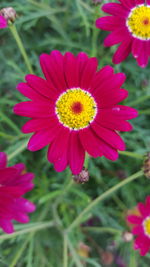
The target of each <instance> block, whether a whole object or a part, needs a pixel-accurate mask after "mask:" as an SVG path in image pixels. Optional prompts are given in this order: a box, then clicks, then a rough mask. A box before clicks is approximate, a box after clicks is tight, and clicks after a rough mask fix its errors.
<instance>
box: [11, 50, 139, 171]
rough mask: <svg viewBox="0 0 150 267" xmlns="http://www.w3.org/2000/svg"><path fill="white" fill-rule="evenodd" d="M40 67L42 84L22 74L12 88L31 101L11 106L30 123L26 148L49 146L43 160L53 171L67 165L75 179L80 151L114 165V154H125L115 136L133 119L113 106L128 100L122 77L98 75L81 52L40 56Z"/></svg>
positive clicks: (91, 60)
mask: <svg viewBox="0 0 150 267" xmlns="http://www.w3.org/2000/svg"><path fill="white" fill-rule="evenodd" d="M40 64H41V67H42V70H43V73H44V75H45V79H43V78H40V77H38V76H36V75H30V74H29V75H27V76H26V77H25V79H26V83H20V84H19V85H18V86H17V89H18V90H19V91H20V92H21V93H22V94H23V95H25V96H26V97H27V98H29V99H30V100H31V101H26V102H22V103H19V104H16V105H15V107H14V112H15V113H16V114H17V115H20V116H25V117H29V118H31V120H29V121H28V122H27V123H26V124H25V125H24V126H23V128H22V131H23V132H24V133H32V132H33V133H34V134H33V135H32V137H31V138H30V141H29V143H28V149H29V150H31V151H37V150H39V149H42V148H43V147H45V146H47V145H49V149H48V160H49V161H50V162H52V163H53V164H54V167H55V170H56V171H58V172H60V171H63V170H64V169H65V168H66V167H67V166H70V169H71V171H72V173H73V174H75V175H76V174H79V173H80V172H81V170H82V168H83V164H84V159H85V152H87V153H88V154H89V155H90V156H92V157H101V156H105V157H106V158H108V159H110V160H117V158H118V150H125V144H124V142H123V140H122V139H121V137H120V135H119V133H118V131H130V130H132V126H131V124H130V123H129V122H128V121H127V120H130V119H133V118H135V117H137V115H138V113H137V111H136V110H135V109H133V108H131V107H128V106H124V105H119V104H118V103H119V102H121V101H123V100H124V99H125V98H127V96H128V91H127V90H125V89H123V88H121V87H122V85H123V83H124V81H125V75H124V73H117V74H115V73H114V70H113V68H112V67H111V66H105V67H103V68H102V69H101V70H97V67H98V61H97V59H96V58H89V57H88V56H87V54H85V53H84V52H80V53H79V54H78V55H77V56H74V55H73V54H72V53H70V52H66V53H65V54H64V55H62V54H61V53H60V52H59V51H56V50H54V51H52V52H51V53H50V55H48V54H42V55H41V56H40Z"/></svg>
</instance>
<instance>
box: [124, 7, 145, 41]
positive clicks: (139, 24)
mask: <svg viewBox="0 0 150 267" xmlns="http://www.w3.org/2000/svg"><path fill="white" fill-rule="evenodd" d="M127 27H128V29H129V31H130V32H131V33H132V35H133V36H134V37H137V38H138V39H141V40H148V39H150V6H145V5H139V6H137V7H135V8H133V9H132V10H131V12H130V14H129V16H128V19H127Z"/></svg>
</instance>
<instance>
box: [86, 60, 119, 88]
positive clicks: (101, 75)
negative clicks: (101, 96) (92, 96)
mask: <svg viewBox="0 0 150 267" xmlns="http://www.w3.org/2000/svg"><path fill="white" fill-rule="evenodd" d="M113 73H114V69H113V68H112V67H111V66H109V65H108V66H105V67H103V68H101V70H99V71H97V72H96V74H95V75H94V77H93V80H92V83H91V92H92V93H93V91H94V90H95V89H97V88H100V87H101V84H102V83H103V82H105V81H107V80H108V79H110V78H112V77H113Z"/></svg>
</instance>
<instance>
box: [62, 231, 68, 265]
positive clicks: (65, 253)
mask: <svg viewBox="0 0 150 267" xmlns="http://www.w3.org/2000/svg"><path fill="white" fill-rule="evenodd" d="M63 267H68V245H67V237H66V235H65V234H64V251H63Z"/></svg>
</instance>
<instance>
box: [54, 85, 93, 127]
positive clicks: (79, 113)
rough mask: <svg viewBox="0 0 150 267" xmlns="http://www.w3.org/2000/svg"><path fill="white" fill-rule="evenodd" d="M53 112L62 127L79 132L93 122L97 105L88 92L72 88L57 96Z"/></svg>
mask: <svg viewBox="0 0 150 267" xmlns="http://www.w3.org/2000/svg"><path fill="white" fill-rule="evenodd" d="M55 112H56V114H57V117H58V119H59V121H60V122H61V123H62V124H63V125H64V126H66V127H68V128H70V129H72V130H79V129H83V128H86V127H87V126H88V125H89V124H90V123H91V122H92V121H93V120H94V118H95V116H96V113H97V105H96V102H95V100H94V98H93V97H92V95H91V94H90V93H89V92H87V91H85V90H82V89H81V88H72V89H68V90H67V91H66V92H65V93H63V94H61V95H60V96H59V98H58V100H57V101H56V107H55Z"/></svg>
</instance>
